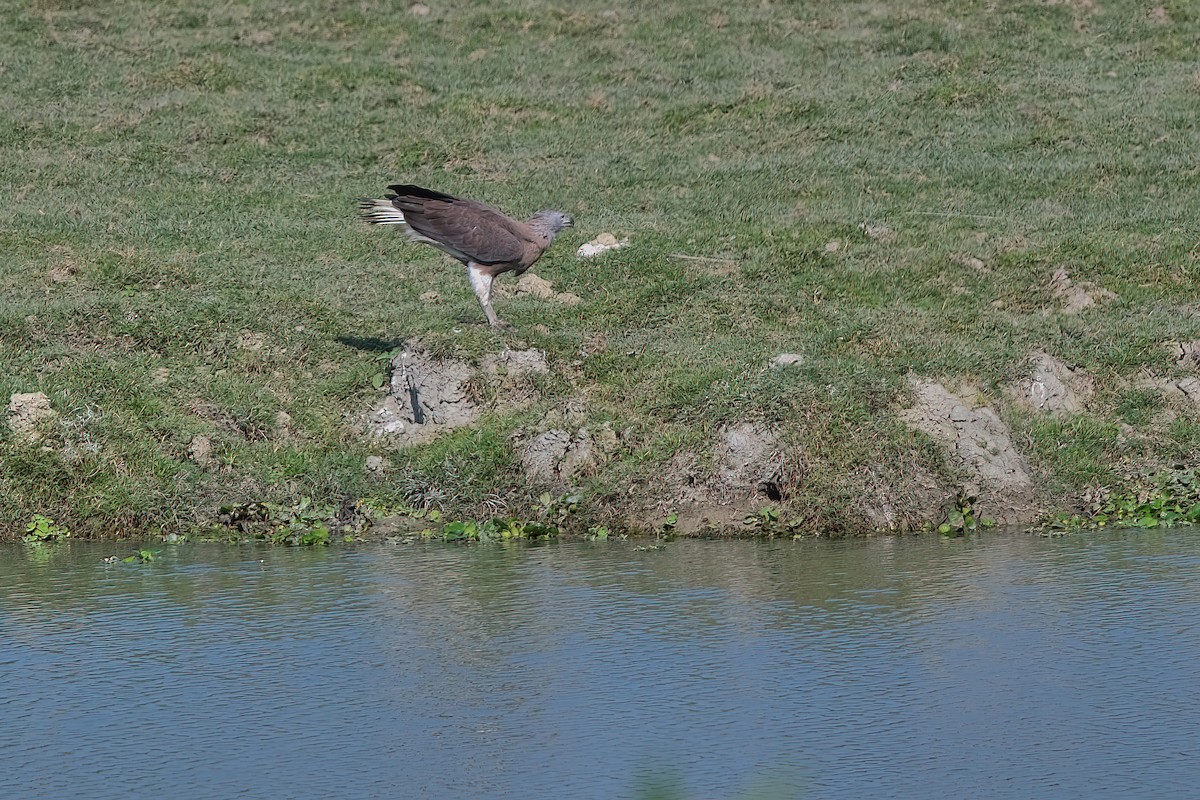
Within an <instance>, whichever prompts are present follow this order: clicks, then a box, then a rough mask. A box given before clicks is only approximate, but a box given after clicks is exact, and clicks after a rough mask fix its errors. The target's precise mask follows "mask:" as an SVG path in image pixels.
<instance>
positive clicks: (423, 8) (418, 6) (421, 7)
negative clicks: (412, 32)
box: [408, 3, 429, 17]
mask: <svg viewBox="0 0 1200 800" xmlns="http://www.w3.org/2000/svg"><path fill="white" fill-rule="evenodd" d="M408 13H410V14H412V15H413V16H414V17H427V16H429V6H427V5H425V4H424V3H413V4H412V5H411V6H409V7H408Z"/></svg>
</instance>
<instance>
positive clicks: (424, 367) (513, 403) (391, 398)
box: [366, 345, 550, 447]
mask: <svg viewBox="0 0 1200 800" xmlns="http://www.w3.org/2000/svg"><path fill="white" fill-rule="evenodd" d="M549 370H550V366H549V364H548V363H547V362H546V355H545V354H544V353H542V352H541V351H539V350H502V351H501V352H499V353H495V354H491V355H488V356H485V357H484V358H483V360H482V363H481V364H480V366H479V367H474V366H472V365H471V364H469V363H468V362H466V361H460V360H457V359H451V358H434V357H432V356H430V355H429V354H428V353H424V352H422V351H421V350H420V349H418V348H417V347H416V346H413V345H410V346H407V347H406V348H405V349H404V351H403V352H401V353H400V354H399V355H398V356H396V357H395V358H394V359H393V360H392V380H391V384H390V390H389V392H388V395H387V396H386V397H385V398H384V399H383V400H382V401H380V402H379V403H378V404H377V405H376V406H375V408H373V409H372V410H371V412H370V413H369V414H368V416H367V419H366V428H367V430H368V431H369V432H371V433H374V434H376V435H378V436H389V437H392V438H394V439H395V440H396V441H397V442H398V443H399V444H400V446H402V447H406V446H409V445H414V444H420V443H422V442H427V441H429V440H431V439H433V438H434V437H436V436H438V435H440V434H442V433H444V432H446V431H449V430H453V429H455V428H461V427H463V426H465V425H472V424H474V423H475V421H476V420H478V419H479V416H480V414H482V413H483V411H485V410H489V409H491V408H494V407H517V406H519V405H521V404H523V403H526V402H528V401H529V400H531V399H534V398H536V396H537V391H536V388H535V387H534V386H533V385H532V383H531V382H530V380H529V379H530V377H531V376H533V375H537V374H543V373H546V372H549ZM488 388H491V389H494V390H495V391H494V392H493V394H494V395H495V399H494V401H492V402H491V403H488V404H486V405H485V403H484V402H483V400H482V398H483V396H484V395H485V394H487V392H485V391H484V390H485V389H488Z"/></svg>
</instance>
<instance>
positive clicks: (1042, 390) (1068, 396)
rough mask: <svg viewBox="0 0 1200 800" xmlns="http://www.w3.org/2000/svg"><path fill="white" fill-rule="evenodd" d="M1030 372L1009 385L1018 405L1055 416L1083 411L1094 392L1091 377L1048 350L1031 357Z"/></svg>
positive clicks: (1010, 392)
mask: <svg viewBox="0 0 1200 800" xmlns="http://www.w3.org/2000/svg"><path fill="white" fill-rule="evenodd" d="M1033 361H1034V363H1033V375H1032V376H1030V377H1029V378H1026V379H1025V380H1022V381H1020V382H1019V383H1017V384H1015V385H1014V386H1012V387H1010V388H1009V394H1010V395H1011V396H1012V397H1013V399H1015V400H1016V401H1017V402H1018V403H1020V404H1021V405H1023V406H1025V407H1027V408H1029V409H1032V410H1034V411H1041V412H1044V413H1047V414H1053V415H1055V416H1063V415H1066V414H1076V413H1078V412H1080V411H1083V409H1084V407H1085V406H1086V405H1087V401H1088V400H1090V399H1091V397H1092V395H1093V394H1094V392H1095V387H1094V384H1093V381H1092V378H1091V377H1090V376H1089V375H1088V374H1087V373H1085V372H1084V371H1083V370H1082V369H1079V368H1075V367H1070V366H1068V365H1066V364H1065V363H1063V362H1062V361H1059V360H1058V359H1057V358H1055V357H1054V356H1052V355H1050V354H1048V353H1036V354H1034V357H1033Z"/></svg>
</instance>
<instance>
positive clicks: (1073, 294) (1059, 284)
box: [1050, 267, 1117, 314]
mask: <svg viewBox="0 0 1200 800" xmlns="http://www.w3.org/2000/svg"><path fill="white" fill-rule="evenodd" d="M1050 296H1051V297H1053V298H1054V299H1056V300H1058V301H1059V303H1061V304H1062V312H1063V313H1064V314H1078V313H1079V312H1080V311H1083V310H1084V309H1085V308H1091V307H1092V306H1096V305H1100V304H1103V303H1106V302H1108V301H1109V300H1116V299H1117V294H1116V293H1115V292H1110V291H1109V290H1108V289H1105V288H1104V287H1102V286H1097V285H1096V284H1094V283H1088V282H1087V281H1083V282H1081V283H1075V282H1074V281H1072V280H1071V276H1070V275H1069V274H1068V273H1067V270H1066V268H1065V267H1059V268H1058V269H1057V270H1056V271H1055V273H1054V274H1053V275H1052V276H1050Z"/></svg>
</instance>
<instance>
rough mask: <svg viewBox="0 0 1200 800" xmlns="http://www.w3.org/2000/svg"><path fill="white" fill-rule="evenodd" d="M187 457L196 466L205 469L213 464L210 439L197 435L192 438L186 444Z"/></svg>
mask: <svg viewBox="0 0 1200 800" xmlns="http://www.w3.org/2000/svg"><path fill="white" fill-rule="evenodd" d="M187 455H188V458H190V459H191V460H192V462H193V463H195V465H196V466H198V467H200V468H201V469H207V468H208V467H209V466H210V465H211V464H212V463H213V458H212V439H210V438H208V437H207V436H203V435H199V434H197V435H196V436H193V437H192V441H191V442H190V443H189V444H188V450H187Z"/></svg>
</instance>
